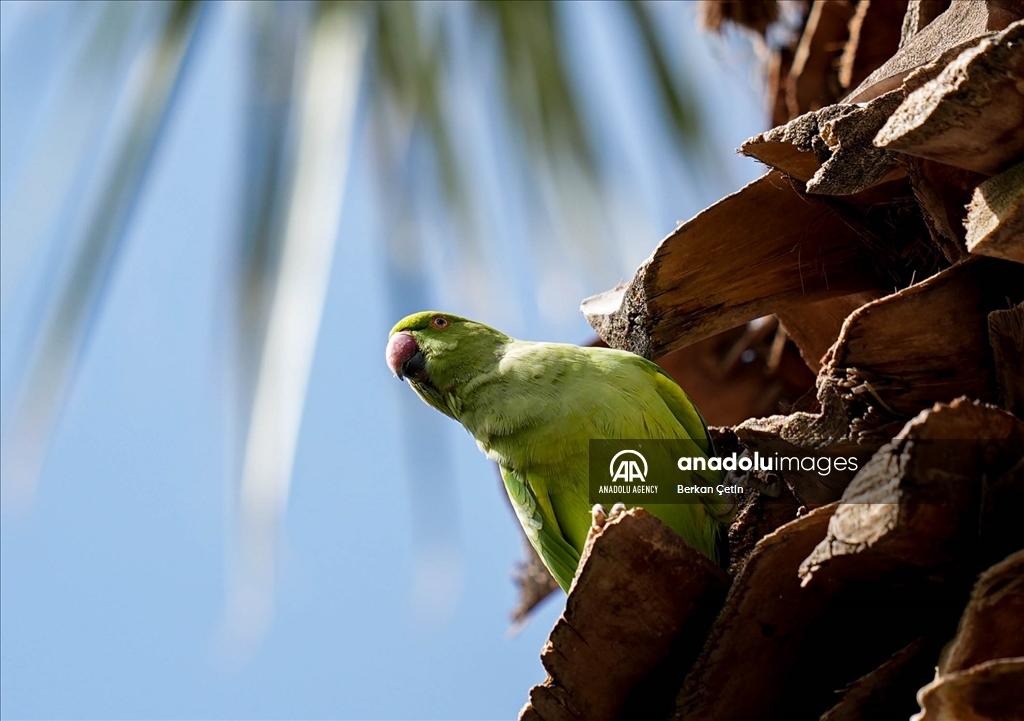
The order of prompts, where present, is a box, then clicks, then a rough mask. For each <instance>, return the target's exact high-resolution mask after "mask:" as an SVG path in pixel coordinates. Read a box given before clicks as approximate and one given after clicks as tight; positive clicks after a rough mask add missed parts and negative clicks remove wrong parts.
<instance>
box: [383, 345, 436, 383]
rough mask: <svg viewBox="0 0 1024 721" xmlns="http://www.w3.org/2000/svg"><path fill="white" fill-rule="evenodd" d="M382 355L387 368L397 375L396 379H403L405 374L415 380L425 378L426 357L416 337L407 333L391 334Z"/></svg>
mask: <svg viewBox="0 0 1024 721" xmlns="http://www.w3.org/2000/svg"><path fill="white" fill-rule="evenodd" d="M384 356H385V358H386V359H387V362H388V368H390V369H391V372H392V373H394V374H395V375H396V376H398V380H405V378H406V376H408V377H409V378H411V379H412V380H415V381H421V382H422V381H424V380H426V378H427V359H426V358H425V357H424V355H423V351H421V350H420V346H419V344H418V343H417V342H416V339H415V338H413V337H412V335H410V334H409V333H395V334H394V335H393V336H391V340H389V341H388V347H387V350H386V351H385V352H384Z"/></svg>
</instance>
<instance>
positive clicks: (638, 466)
mask: <svg viewBox="0 0 1024 721" xmlns="http://www.w3.org/2000/svg"><path fill="white" fill-rule="evenodd" d="M647 471H648V466H647V459H646V458H644V454H643V453H641V452H640V451H635V450H633V449H632V448H625V449H623V450H621V451H619V452H618V453H616V454H615V455H614V456H612V460H611V462H610V463H609V464H608V475H609V476H610V477H611V483H609V484H604V485H602V486H601V487H600V488H598V493H614V494H617V495H639V494H652V493H657V492H658V487H657V486H654V485H649V484H648V483H647Z"/></svg>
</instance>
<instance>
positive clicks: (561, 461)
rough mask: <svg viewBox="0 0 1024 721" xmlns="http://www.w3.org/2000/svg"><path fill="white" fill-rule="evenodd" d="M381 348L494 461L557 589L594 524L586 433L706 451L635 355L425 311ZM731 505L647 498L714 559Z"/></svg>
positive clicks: (664, 380) (689, 417)
mask: <svg viewBox="0 0 1024 721" xmlns="http://www.w3.org/2000/svg"><path fill="white" fill-rule="evenodd" d="M385 355H386V359H387V363H388V366H389V367H390V368H391V370H392V372H393V373H394V374H395V375H396V376H398V378H399V379H402V380H408V382H409V384H410V385H411V386H412V388H413V390H415V391H416V393H417V395H419V397H420V398H422V399H423V400H424V401H425V402H426V403H427V404H428V405H431V406H433V407H434V408H436V409H437V410H439V411H441V412H442V413H444V414H445V415H446V416H449V417H451V418H454V419H455V420H457V421H458V422H459V423H461V424H462V425H463V426H464V427H465V428H466V430H468V431H469V432H470V434H472V436H473V437H474V438H475V439H476V442H477V445H478V446H479V448H480V450H481V451H483V452H484V454H486V455H487V457H488V458H490V459H492V460H494V461H496V462H497V464H498V466H499V468H500V469H501V477H502V479H503V480H504V482H505V489H506V490H507V491H508V497H509V499H510V500H511V501H512V506H513V508H514V509H515V512H516V516H517V517H518V518H519V521H520V523H521V524H522V526H523V530H524V531H525V532H526V536H527V538H528V539H529V541H530V543H531V544H532V545H533V547H534V548H535V549H536V550H537V553H538V554H539V555H540V558H541V559H542V560H543V561H544V564H545V565H546V566H547V568H548V570H549V571H551V575H552V576H554V578H555V580H556V581H557V582H558V585H559V586H561V587H562V589H563V590H565V591H568V590H569V586H570V585H571V583H572V580H573V577H574V576H575V574H576V569H577V567H578V566H579V561H580V554H581V553H582V551H583V544H584V542H585V540H586V538H587V533H588V531H589V529H590V526H591V523H592V506H591V504H590V503H589V502H588V449H589V439H592V438H595V439H691V440H692V445H693V446H694V451H695V453H702V454H704V455H706V456H710V455H713V454H714V449H713V447H712V443H711V438H710V437H709V435H708V430H707V425H706V424H705V423H704V419H703V418H701V415H700V413H699V412H698V411H697V409H696V408H695V407H694V405H693V403H691V402H690V399H689V398H688V397H687V396H686V394H685V393H684V392H683V390H682V389H681V388H680V387H679V386H678V385H676V382H675V381H674V380H672V378H671V377H669V375H668V374H667V373H665V372H664V371H663V370H662V369H661V368H659V367H658V366H657V365H655V364H654V363H652V362H650V361H649V360H647V359H645V358H642V357H641V356H638V355H635V354H633V353H628V352H625V351H620V350H613V349H611V348H584V347H580V346H575V345H570V344H565V343H534V342H528V341H521V340H516V339H514V338H510V337H509V336H507V335H505V334H504V333H501V332H499V331H497V330H494V329H493V328H489V327H488V326H486V325H483V324H481V323H476V322H474V321H471V320H467V319H465V318H460V317H458V316H455V315H450V314H448V313H441V312H435V311H426V312H422V313H415V314H413V315H410V316H408V317H407V318H403V319H402V320H400V321H399V322H398V323H397V324H396V325H395V327H394V328H392V330H391V333H390V335H389V336H388V344H387V350H386V352H385ZM663 460H666V461H668V462H669V463H671V462H672V460H671V459H663ZM693 473H694V476H693V478H692V480H693V481H694V482H695V483H699V484H701V485H717V484H719V483H722V482H723V481H722V474H721V472H720V471H695V472H693ZM734 506H735V504H733V503H731V502H726V501H723V500H722V499H721V498H703V497H698V498H695V499H693V502H689V503H678V504H663V505H646V504H645V505H644V508H646V510H648V511H649V512H651V513H652V514H654V515H655V516H657V517H658V518H660V519H661V520H662V521H663V522H664V523H666V524H667V525H668V526H669V527H671V528H672V529H673V530H675V531H676V533H678V534H679V535H680V536H681V537H682V538H683V539H684V540H685V541H686V542H687V543H689V544H690V545H691V546H693V547H694V548H696V549H697V550H698V551H700V552H701V553H703V554H704V555H706V556H708V557H709V558H711V559H712V560H715V561H717V560H718V548H717V545H718V538H719V536H720V534H721V532H722V530H723V528H724V524H727V523H728V522H729V521H731V519H732V515H733V514H734Z"/></svg>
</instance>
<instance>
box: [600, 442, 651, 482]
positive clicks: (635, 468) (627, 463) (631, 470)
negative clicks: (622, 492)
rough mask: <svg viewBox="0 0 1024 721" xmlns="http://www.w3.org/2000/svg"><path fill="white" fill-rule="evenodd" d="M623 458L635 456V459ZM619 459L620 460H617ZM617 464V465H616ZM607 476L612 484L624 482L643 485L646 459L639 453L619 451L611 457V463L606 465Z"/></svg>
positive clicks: (645, 473)
mask: <svg viewBox="0 0 1024 721" xmlns="http://www.w3.org/2000/svg"><path fill="white" fill-rule="evenodd" d="M623 456H635V458H628V457H627V458H623ZM637 458H639V459H640V463H642V464H643V466H644V469H643V471H641V470H640V466H639V465H637ZM619 459H621V460H619ZM616 464H617V465H616ZM608 475H610V476H611V477H612V483H615V482H616V481H624V482H626V483H632V482H634V481H636V482H637V483H643V482H644V481H645V480H646V478H647V459H646V458H644V456H643V454H642V453H640V452H639V451H634V450H630V449H628V448H627V449H626V450H623V451H619V452H618V453H616V454H615V455H614V456H612V462H611V463H609V464H608Z"/></svg>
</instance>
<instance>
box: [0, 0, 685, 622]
mask: <svg viewBox="0 0 1024 721" xmlns="http://www.w3.org/2000/svg"><path fill="white" fill-rule="evenodd" d="M217 7H218V8H219V11H220V12H226V11H225V10H224V9H223V6H217ZM92 8H93V6H90V5H88V4H83V5H82V6H79V7H78V8H77V9H76V12H86V11H87V10H91V9H92ZM240 8H241V11H242V12H244V14H245V16H246V22H247V25H246V32H247V42H248V49H247V52H248V56H247V58H246V63H247V67H248V83H249V87H248V110H247V114H246V119H247V123H248V128H247V134H246V161H245V162H246V163H247V167H246V169H245V173H244V178H245V180H244V183H245V187H244V189H243V193H242V197H243V203H242V208H241V211H242V218H243V225H242V233H241V235H240V237H239V238H238V244H237V255H236V275H235V294H234V298H235V308H236V311H235V318H236V322H235V331H236V348H237V353H236V358H235V364H236V367H237V370H238V371H239V373H238V374H237V377H238V378H239V379H240V380H239V382H238V386H237V388H236V391H237V393H236V400H237V404H236V408H237V412H238V415H239V417H240V418H241V419H242V426H243V427H244V428H245V429H246V430H245V431H244V433H243V436H244V437H243V438H240V439H239V441H240V448H239V451H240V458H241V459H242V461H241V463H240V466H241V473H240V475H241V479H240V482H239V484H238V492H237V519H236V525H237V529H236V530H237V532H236V548H235V552H234V560H235V562H234V564H233V565H232V568H233V571H232V578H233V580H232V583H231V584H230V588H229V593H228V603H227V610H226V616H225V621H226V626H225V630H226V631H227V632H228V634H229V637H230V638H231V639H234V641H235V642H237V641H239V640H242V641H246V640H248V641H254V640H258V637H259V636H260V634H261V632H262V630H263V629H265V628H266V625H267V623H268V622H269V618H270V611H271V608H272V598H273V596H272V591H273V576H274V573H273V571H274V554H275V549H276V547H277V540H278V534H279V527H280V518H281V515H282V513H283V510H284V508H285V504H286V501H287V496H288V487H289V479H290V476H291V468H292V461H293V457H294V450H295V444H296V440H297V437H298V429H299V422H300V418H301V415H302V407H303V402H304V398H305V394H306V384H307V380H308V376H309V370H310V367H311V363H312V359H313V354H314V351H315V345H316V337H317V333H318V330H319V324H320V318H321V314H322V312H323V305H324V298H325V292H326V287H327V282H328V273H329V268H330V259H331V257H332V254H333V250H334V245H335V242H336V240H337V237H338V231H339V219H340V210H341V204H342V200H343V197H344V185H345V182H344V181H345V178H346V176H347V174H348V167H349V165H350V162H349V157H350V148H351V147H352V145H353V143H354V142H355V134H356V133H357V132H358V128H359V127H360V122H359V121H358V118H359V116H360V113H362V112H365V113H367V122H366V125H367V130H368V132H369V133H371V135H372V137H373V139H374V141H375V145H374V148H375V149H376V151H377V155H378V165H379V167H380V168H381V169H382V172H381V173H380V178H381V180H382V182H383V183H387V188H386V190H383V191H382V192H381V196H382V197H384V198H387V199H388V200H389V202H390V203H391V204H392V206H391V207H392V208H393V209H394V212H393V213H392V212H389V213H388V215H389V217H393V218H397V219H401V220H402V222H403V223H404V226H403V227H405V228H406V229H407V230H406V231H405V232H404V233H403V232H396V233H394V234H393V237H394V238H395V240H394V241H393V242H396V243H400V244H403V248H402V249H401V251H400V252H399V253H398V254H399V255H400V254H401V253H405V252H406V251H408V249H409V247H410V246H412V247H413V249H414V248H415V245H416V242H417V241H416V234H415V232H414V231H412V230H408V229H409V228H412V227H414V226H415V218H414V217H410V215H409V214H410V213H413V212H414V211H412V210H411V209H412V208H415V207H416V202H415V195H416V193H417V192H418V188H419V186H417V185H416V184H415V183H413V182H411V181H410V180H409V175H408V169H407V164H408V158H409V156H410V153H411V152H412V150H413V147H414V145H415V141H414V139H415V137H417V136H420V135H423V136H425V137H426V138H427V139H428V143H429V147H430V150H431V153H430V157H431V158H432V159H433V162H434V165H435V168H436V177H437V178H439V179H440V185H441V188H442V189H443V197H444V198H445V199H446V200H447V203H448V205H449V207H450V209H451V210H453V211H454V214H455V216H456V217H458V218H461V219H462V232H461V233H460V234H458V236H459V239H461V240H460V242H462V243H463V248H464V249H465V250H467V253H466V256H467V257H468V258H470V261H468V262H470V263H472V258H473V257H475V256H474V253H475V252H476V250H475V249H476V246H475V245H474V244H473V243H471V242H469V241H468V239H469V238H471V237H473V235H475V233H474V232H473V217H474V213H475V212H476V211H475V208H476V202H477V201H478V200H479V199H478V198H477V197H476V196H475V195H474V192H473V188H472V183H471V182H469V181H467V170H466V168H467V165H468V160H467V157H468V156H469V155H471V154H472V153H473V152H474V149H473V148H469V147H466V146H465V144H464V143H459V142H457V141H456V137H457V135H458V131H457V130H456V127H457V123H456V120H457V114H458V113H459V112H460V109H459V108H458V107H457V106H456V105H455V104H454V103H453V102H452V100H453V90H452V87H451V80H450V78H451V76H452V71H453V63H454V62H455V59H454V56H453V53H452V47H453V44H454V43H455V37H456V35H457V34H458V33H459V32H460V28H462V29H463V30H465V28H466V27H467V25H468V28H469V32H468V34H469V36H470V37H473V38H476V37H493V39H495V40H496V41H497V43H498V44H499V47H500V52H499V64H498V68H499V74H500V83H499V84H500V96H501V97H502V98H503V107H502V108H501V110H502V111H503V112H504V113H505V114H506V116H507V118H508V122H507V124H508V126H509V127H511V128H513V129H515V131H516V134H517V136H518V137H517V138H515V139H514V140H513V142H514V143H517V144H518V145H519V146H520V147H522V148H523V149H524V150H525V151H526V152H525V153H523V158H524V160H523V161H522V162H523V163H524V169H525V172H527V173H532V174H533V175H534V176H535V177H536V182H537V184H538V185H539V186H541V187H544V186H548V187H555V188H557V190H556V194H561V195H559V196H558V197H560V198H561V201H562V202H563V203H571V204H575V203H576V201H577V200H578V196H577V195H573V194H572V193H577V192H578V190H572V189H570V190H569V191H565V190H564V187H565V183H564V182H560V181H565V180H566V179H568V180H569V181H585V182H583V185H582V186H581V185H580V184H579V182H576V183H574V184H573V187H574V188H578V187H593V188H599V185H600V180H601V173H600V170H599V168H600V164H599V163H598V162H597V159H596V154H595V149H594V141H593V139H592V138H591V136H590V127H589V125H588V123H587V121H586V112H585V110H584V109H583V106H582V104H581V101H580V97H579V92H578V88H577V82H575V80H574V74H573V72H572V71H571V67H570V63H569V62H568V61H567V52H566V28H565V27H564V23H565V19H564V16H565V8H564V6H563V5H562V4H561V3H558V2H551V1H547V0H545V1H541V2H531V3H517V2H516V3H514V2H491V1H479V2H474V3H471V4H456V3H453V4H442V3H422V2H412V1H410V0H396V1H395V2H381V3H370V2H365V3H340V4H335V3H325V2H323V3H292V2H283V1H279V2H272V3H255V2H253V3H249V4H245V5H242V6H240ZM209 10H210V8H208V7H207V6H206V5H205V4H202V3H198V2H190V1H187V0H177V1H175V2H165V3H156V4H140V5H134V4H133V5H130V6H127V5H123V4H121V3H118V2H113V1H110V2H106V3H104V4H102V6H100V8H99V10H97V11H96V12H98V14H99V17H98V19H97V20H96V22H95V24H94V26H93V30H92V33H93V40H92V41H91V42H90V43H88V44H87V45H86V46H85V49H84V50H83V51H82V58H81V60H80V62H79V63H77V69H76V71H75V73H73V74H72V78H71V79H70V80H69V81H68V83H67V87H65V88H64V90H63V92H64V93H65V94H66V97H67V98H68V101H67V102H68V103H69V104H70V106H69V107H67V108H66V110H65V111H63V112H62V113H60V114H58V115H60V116H62V117H74V118H80V119H82V122H79V123H77V124H72V125H66V126H65V125H61V124H60V122H61V121H60V120H59V119H58V120H54V121H53V123H51V125H49V126H47V131H46V133H44V134H43V136H42V137H41V138H40V140H39V143H38V145H37V146H36V152H35V154H34V155H32V156H30V158H31V161H30V162H29V164H28V167H27V169H26V170H25V171H24V172H23V173H22V175H21V176H20V177H19V179H18V183H17V184H16V188H15V190H13V191H11V192H10V193H8V194H7V195H8V196H9V197H8V198H6V199H5V200H8V201H10V202H5V207H4V212H3V223H4V232H3V237H4V243H5V245H6V246H8V248H10V247H14V248H15V249H16V250H17V252H16V253H15V255H17V256H20V257H26V258H27V257H30V256H31V255H32V254H35V253H39V252H42V251H41V250H40V249H41V248H42V247H43V246H44V243H42V242H41V239H42V238H44V237H45V236H46V234H47V232H48V230H49V229H48V228H47V227H45V223H40V222H38V219H39V218H40V217H42V218H50V217H55V216H58V215H59V216H60V217H63V216H65V215H67V214H68V213H69V212H70V211H67V209H66V208H65V211H63V212H62V213H58V212H57V207H58V205H60V204H64V205H68V204H71V205H75V203H77V204H78V205H79V206H81V208H86V204H84V203H83V202H82V201H81V198H80V197H78V196H76V195H75V193H74V192H73V186H74V183H73V182H72V179H74V178H77V177H79V176H80V175H82V174H83V173H84V172H85V171H83V168H86V167H91V166H88V165H87V161H88V160H89V158H88V157H87V156H89V153H88V152H87V150H88V148H89V147H90V145H93V144H95V143H96V142H97V139H98V138H99V137H101V135H102V129H103V126H104V122H103V120H104V118H105V113H106V112H107V111H106V108H108V107H110V106H111V105H113V104H114V103H113V102H112V101H115V100H116V101H117V102H120V103H128V104H129V105H130V107H131V110H130V112H129V120H128V121H127V122H125V123H123V129H122V130H118V131H117V137H116V138H115V139H116V141H117V143H116V144H117V149H116V150H115V151H114V157H115V160H114V162H113V165H112V169H111V170H110V172H109V173H106V174H103V175H96V174H92V175H91V176H89V177H87V178H86V180H85V181H83V182H85V184H86V185H87V186H88V187H89V189H90V192H92V193H94V194H95V195H96V196H97V197H98V198H99V200H98V201H97V202H96V203H95V204H93V205H92V206H89V207H88V208H87V209H84V210H82V209H80V211H79V212H82V213H86V212H87V211H88V216H87V219H85V220H83V221H81V222H79V223H76V224H72V225H70V226H69V227H70V228H72V231H71V232H67V233H63V234H60V237H59V239H58V240H56V241H55V243H54V248H56V250H52V251H51V253H52V255H51V257H55V258H59V257H61V256H63V255H68V253H67V252H65V250H63V249H76V250H75V252H73V253H71V254H70V257H73V261H72V262H71V263H70V268H69V270H68V272H66V273H63V274H61V273H56V272H52V271H51V272H49V274H47V273H44V276H47V275H48V277H49V279H50V280H49V282H48V283H47V282H42V283H41V284H40V290H39V292H38V296H39V301H38V302H37V303H36V307H37V308H38V310H37V311H35V312H36V313H37V314H38V315H39V316H40V318H45V319H46V320H45V322H43V323H40V324H34V323H33V324H31V326H32V327H38V328H39V329H40V330H38V332H37V334H36V336H35V337H34V338H32V339H30V341H31V342H30V343H28V344H27V347H30V348H32V351H31V353H30V354H29V355H27V356H25V358H23V359H20V360H19V359H16V364H15V367H16V368H18V367H20V368H24V373H22V374H19V373H17V372H15V373H13V374H12V376H13V380H11V381H10V385H11V386H12V387H13V388H15V389H16V390H17V391H18V395H17V398H18V400H17V401H16V404H15V405H14V406H13V410H12V412H11V414H10V416H11V417H10V418H9V419H8V421H7V422H6V423H5V428H4V448H5V450H4V453H3V462H4V473H3V481H4V486H5V493H6V492H8V491H14V492H16V493H18V494H20V495H21V496H24V497H27V496H29V495H30V494H31V489H32V487H33V484H34V480H35V478H36V477H37V475H38V473H39V467H40V465H41V462H42V458H43V455H42V454H43V450H44V449H45V444H46V441H47V438H48V437H49V434H50V431H51V430H52V428H53V426H54V424H55V423H56V421H57V419H58V417H59V414H60V410H61V407H62V404H63V402H64V400H65V398H66V397H67V394H68V389H69V387H70V384H71V382H72V379H73V378H74V374H75V369H76V367H77V365H78V360H79V358H80V357H81V355H82V351H83V348H84V347H85V346H86V344H87V343H88V339H89V333H90V329H91V328H92V326H93V325H94V323H95V321H96V318H97V317H98V314H99V313H100V310H101V305H102V298H103V295H104V291H105V289H106V287H107V286H108V284H109V280H110V277H111V274H112V272H113V270H114V267H115V265H116V262H117V258H118V256H119V255H120V254H121V251H122V248H121V246H122V244H123V243H122V241H123V238H124V229H125V227H126V225H127V222H128V219H129V218H130V216H131V214H132V210H133V208H134V206H135V203H136V200H137V198H138V196H139V191H140V188H141V187H142V186H143V183H144V182H145V181H146V177H147V170H148V167H149V160H150V158H151V157H152V155H153V150H154V147H155V146H156V144H157V143H158V142H159V139H160V135H161V129H162V127H163V124H164V119H165V118H166V117H167V115H168V113H169V112H171V111H172V109H173V107H174V101H175V97H176V88H177V87H178V86H180V85H181V84H182V82H183V81H184V80H185V79H186V78H187V67H188V63H187V59H188V57H189V55H190V54H191V53H192V52H193V50H194V47H195V46H196V45H197V44H198V42H199V40H200V38H199V28H200V27H201V25H202V24H203V23H202V22H201V20H200V18H201V17H202V16H204V15H206V14H209V12H208V11H209ZM623 17H625V18H627V22H628V23H629V25H630V28H631V31H632V33H633V34H634V36H635V37H636V39H637V43H638V46H639V47H640V48H641V49H642V51H643V56H644V59H645V63H646V66H647V68H648V69H649V71H650V75H651V86H652V87H653V88H654V90H655V92H656V94H657V96H658V97H659V98H660V100H661V103H662V106H663V108H664V110H665V114H666V117H667V119H668V125H669V127H670V128H671V130H672V131H673V137H674V138H675V139H676V140H677V141H679V143H680V147H683V148H688V147H692V141H694V140H695V139H696V138H697V135H698V132H697V131H698V128H697V121H696V115H695V113H694V106H693V103H692V102H691V101H690V98H689V96H688V94H687V88H686V85H685V83H683V82H681V81H680V79H679V78H677V77H676V75H675V74H674V73H673V72H672V70H671V66H670V63H669V61H668V60H667V54H666V48H665V47H664V40H663V39H662V36H661V35H660V34H659V32H657V24H656V23H655V22H654V19H653V16H652V11H651V9H650V8H649V7H648V6H647V5H646V4H644V3H641V2H630V3H627V11H626V12H624V13H623ZM143 21H144V22H143ZM140 23H141V25H142V27H143V30H142V31H141V34H142V37H143V41H141V42H135V43H134V44H133V43H132V42H131V40H132V38H135V37H136V36H137V35H138V34H139V32H140V31H139V30H138V27H137V26H138V25H140ZM133 32H134V33H135V35H133V34H132V33H133ZM129 68H130V69H131V70H132V72H130V73H129V72H128V69H129ZM75 87H80V88H88V89H89V90H88V92H89V93H90V95H89V96H88V97H86V98H82V97H76V96H75V95H74V94H73V93H72V92H71V89H73V88H75ZM362 88H365V94H363V95H362V96H361V95H360V93H361V89H362ZM360 97H362V102H360ZM82 107H88V108H91V110H90V111H89V112H88V113H86V114H84V115H83V114H82V113H81V108H82ZM64 122H65V123H66V121H64ZM67 127H73V129H74V132H73V133H72V134H71V135H70V136H68V134H67V133H66V132H65V130H66V128H67ZM119 127H120V126H119ZM62 139H63V140H62ZM68 148H70V150H68ZM567 169H568V170H567ZM87 175H88V174H87ZM41 184H42V185H43V186H45V187H46V188H49V189H52V190H54V191H55V192H50V193H42V194H40V193H39V190H38V189H39V187H40V185H41ZM595 192H596V191H595ZM566 193H568V194H566ZM79 195H81V194H79ZM86 195H88V194H86ZM11 198H14V199H16V200H17V202H15V200H11ZM21 198H27V199H30V200H33V201H34V202H21V200H19V199H21ZM76 198H77V199H76ZM40 199H42V200H40ZM40 203H42V205H41V204H40ZM47 203H48V204H49V205H47ZM591 204H592V205H598V204H597V202H596V200H592V201H591ZM40 208H42V209H43V212H42V214H41V215H40V214H39V209H40ZM551 210H552V212H555V213H558V212H560V211H562V212H564V211H565V210H566V209H565V208H561V209H560V208H552V209H551ZM568 225H572V223H569V224H568ZM397 230H398V229H397V226H396V231H397ZM585 235H586V234H585V233H579V234H578V236H579V237H578V238H575V240H574V237H573V236H571V235H567V236H566V238H564V239H563V242H577V243H579V242H585ZM342 241H343V242H346V243H353V242H358V241H356V240H355V239H349V238H345V239H342ZM395 255H396V254H395V253H393V254H392V257H395ZM590 255H591V256H593V255H599V254H594V253H591V254H590ZM23 265H24V264H23ZM46 265H48V266H49V265H54V264H52V263H47V264H46ZM56 265H59V263H57V264H56ZM413 265H415V264H413ZM408 270H409V266H408V265H406V267H405V270H402V269H399V268H396V269H393V273H399V274H401V273H405V272H407V271H408ZM392 277H393V283H392V285H393V287H397V286H398V285H399V284H400V283H399V281H398V280H396V279H397V278H398V276H395V275H393V276H392ZM15 280H17V279H15ZM403 285H404V287H406V288H408V287H409V284H403ZM412 285H413V287H419V286H416V285H415V283H413V284H412ZM10 287H13V285H12V284H11V283H9V282H8V281H7V280H5V288H4V291H3V292H4V305H5V308H4V313H5V314H6V312H7V306H8V303H7V301H8V300H9V296H10V293H9V288H10ZM18 292H27V291H24V290H23V289H19V291H18ZM416 300H425V298H417V299H416ZM22 376H23V377H22ZM407 430H408V429H407ZM410 432H411V431H410ZM435 491H436V489H435ZM414 492H416V489H415V488H414ZM426 495H431V497H433V498H435V499H437V498H441V499H444V498H446V497H448V496H446V494H445V493H444V492H443V491H442V492H440V493H435V494H418V497H426ZM448 495H450V494H448Z"/></svg>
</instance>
